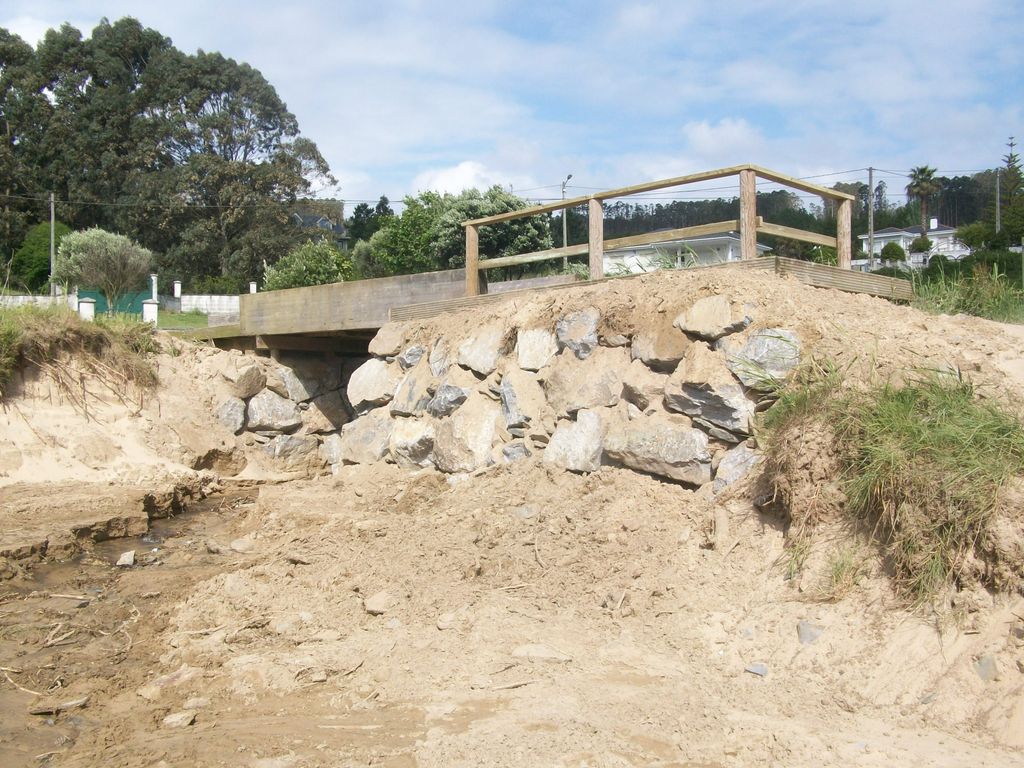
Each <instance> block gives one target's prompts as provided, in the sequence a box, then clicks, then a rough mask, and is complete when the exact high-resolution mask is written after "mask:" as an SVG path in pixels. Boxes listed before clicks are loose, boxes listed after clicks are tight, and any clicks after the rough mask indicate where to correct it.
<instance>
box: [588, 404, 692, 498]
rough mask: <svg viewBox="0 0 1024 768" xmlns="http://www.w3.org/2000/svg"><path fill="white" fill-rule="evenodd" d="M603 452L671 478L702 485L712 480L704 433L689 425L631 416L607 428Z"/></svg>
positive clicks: (624, 464)
mask: <svg viewBox="0 0 1024 768" xmlns="http://www.w3.org/2000/svg"><path fill="white" fill-rule="evenodd" d="M604 453H605V456H607V457H608V458H609V459H612V460H613V461H617V462H618V463H620V464H622V465H623V466H625V467H629V468H630V469H635V470H637V471H639V472H646V473H648V474H651V475H658V476H660V477H667V478H669V479H670V480H678V481H679V482H683V483H689V484H691V485H703V484H704V483H706V482H708V481H709V480H710V479H711V453H710V452H709V451H708V438H707V435H705V434H704V433H703V432H701V431H700V430H698V429H693V428H692V427H684V426H677V425H675V424H671V423H667V422H664V421H660V420H657V419H651V418H641V419H634V420H632V421H629V422H626V423H625V424H619V425H617V426H615V427H613V428H612V429H611V430H609V432H608V436H607V437H606V438H605V443H604Z"/></svg>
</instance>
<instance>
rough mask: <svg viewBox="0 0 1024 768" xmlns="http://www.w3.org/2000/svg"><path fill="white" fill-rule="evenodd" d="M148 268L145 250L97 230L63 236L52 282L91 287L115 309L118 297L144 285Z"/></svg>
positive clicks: (148, 254) (149, 256)
mask: <svg viewBox="0 0 1024 768" xmlns="http://www.w3.org/2000/svg"><path fill="white" fill-rule="evenodd" d="M152 268H153V254H152V253H151V252H150V251H149V250H147V249H145V248H143V247H142V246H141V245H139V244H138V243H136V242H135V241H133V240H131V239H130V238H127V237H125V236H124V235H116V234H114V233H113V232H107V231H106V230H103V229H99V228H98V227H97V228H93V229H88V230H85V231H84V232H71V233H70V234H68V235H65V236H64V239H63V240H61V243H60V249H59V250H58V251H57V269H56V271H55V273H54V279H56V280H60V281H62V282H66V283H68V284H70V285H77V286H79V287H80V288H95V289H97V290H98V291H100V293H102V294H103V295H104V297H105V298H106V299H107V306H108V307H115V306H116V305H117V300H118V299H119V298H120V297H121V296H123V295H124V294H126V293H128V292H129V291H130V290H132V289H134V288H139V287H141V286H142V285H143V284H144V283H145V281H146V276H147V275H149V273H150V271H151V270H152Z"/></svg>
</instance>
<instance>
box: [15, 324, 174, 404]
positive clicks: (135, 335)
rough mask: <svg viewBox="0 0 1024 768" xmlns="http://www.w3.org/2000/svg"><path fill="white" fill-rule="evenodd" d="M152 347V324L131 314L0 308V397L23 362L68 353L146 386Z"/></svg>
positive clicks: (58, 358) (55, 359) (54, 360)
mask: <svg viewBox="0 0 1024 768" xmlns="http://www.w3.org/2000/svg"><path fill="white" fill-rule="evenodd" d="M158 351H159V346H158V345H157V342H156V339H155V337H154V335H153V329H152V327H151V326H150V325H149V324H147V323H141V322H139V321H138V320H137V319H135V318H133V317H132V316H126V315H101V316H98V317H97V318H96V321H95V322H86V321H83V320H82V319H81V318H80V317H79V316H78V315H77V314H76V313H74V312H72V311H71V310H69V309H66V308H64V307H35V306H24V307H17V308H13V309H0V399H3V398H4V397H6V396H7V394H8V390H9V388H10V383H11V381H12V379H13V377H14V375H15V374H16V373H17V372H18V371H19V370H21V369H22V368H24V367H25V366H29V365H31V366H36V367H38V368H46V367H54V366H60V365H62V361H63V360H64V359H65V358H67V357H68V356H73V357H76V358H78V359H79V360H80V361H81V362H82V364H83V365H84V367H85V368H86V369H88V370H90V371H92V372H94V373H96V374H97V375H98V376H101V377H106V378H107V379H112V380H113V381H114V382H119V383H132V384H135V385H139V386H143V387H149V386H152V385H154V384H156V372H155V371H154V369H153V366H152V365H150V363H149V361H148V360H147V355H150V354H152V353H155V352H158Z"/></svg>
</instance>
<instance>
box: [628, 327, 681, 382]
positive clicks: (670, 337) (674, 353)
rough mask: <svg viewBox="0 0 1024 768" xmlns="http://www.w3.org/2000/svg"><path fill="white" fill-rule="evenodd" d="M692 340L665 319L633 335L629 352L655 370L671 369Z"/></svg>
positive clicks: (667, 370) (677, 362)
mask: <svg viewBox="0 0 1024 768" xmlns="http://www.w3.org/2000/svg"><path fill="white" fill-rule="evenodd" d="M690 344H692V342H691V341H690V339H689V338H687V336H686V334H685V333H683V332H682V331H680V330H679V329H677V328H675V327H674V326H673V325H672V324H671V323H669V322H668V321H667V320H664V321H662V322H660V323H658V324H657V325H655V326H653V327H647V328H644V329H643V330H640V331H638V332H637V333H636V335H634V336H633V344H632V349H631V354H632V357H633V359H634V360H640V361H641V362H643V363H644V364H645V365H647V366H648V367H650V368H652V369H654V370H656V371H666V372H669V371H672V370H674V369H675V367H676V366H677V365H678V364H679V361H680V360H682V359H683V355H685V354H686V350H687V349H688V348H689V346H690Z"/></svg>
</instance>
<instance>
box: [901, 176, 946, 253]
mask: <svg viewBox="0 0 1024 768" xmlns="http://www.w3.org/2000/svg"><path fill="white" fill-rule="evenodd" d="M941 189H942V187H941V185H940V184H939V182H938V180H937V179H936V178H935V169H934V168H930V167H929V166H927V165H920V166H918V167H916V168H911V169H910V183H909V184H907V199H908V200H917V202H918V204H919V205H920V207H921V236H922V237H927V236H928V200H929V199H930V198H931V197H932V196H933V195H937V194H938V193H939V191H940V190H941Z"/></svg>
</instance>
